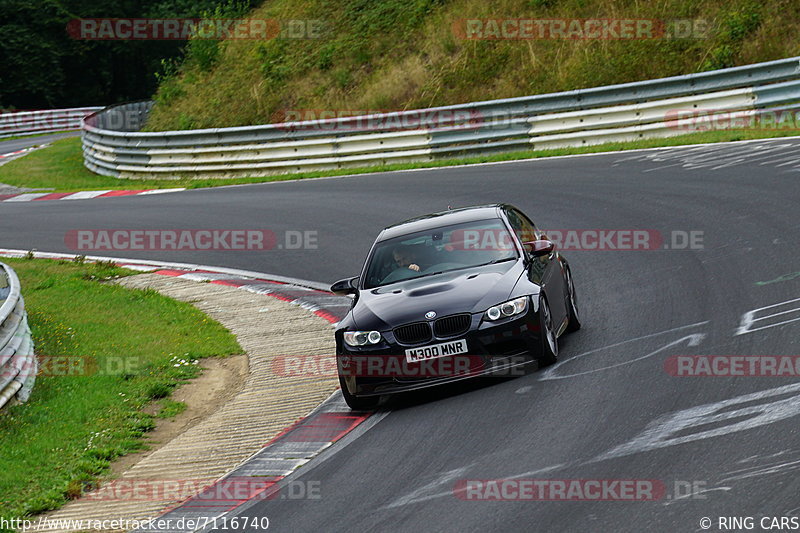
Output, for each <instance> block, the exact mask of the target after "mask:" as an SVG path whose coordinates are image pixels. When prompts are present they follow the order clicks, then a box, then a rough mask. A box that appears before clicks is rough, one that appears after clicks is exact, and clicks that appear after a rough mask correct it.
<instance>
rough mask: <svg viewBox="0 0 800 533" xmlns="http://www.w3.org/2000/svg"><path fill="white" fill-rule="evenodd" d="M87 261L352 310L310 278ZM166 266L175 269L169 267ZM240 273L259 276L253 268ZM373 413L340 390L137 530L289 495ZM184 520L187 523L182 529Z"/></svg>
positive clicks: (195, 522) (324, 309) (321, 309)
mask: <svg viewBox="0 0 800 533" xmlns="http://www.w3.org/2000/svg"><path fill="white" fill-rule="evenodd" d="M27 253H28V252H25V251H23V250H8V249H0V256H6V257H24V256H25V255H27ZM33 255H34V257H35V258H39V259H53V260H63V259H74V258H75V257H77V256H76V255H74V254H59V253H48V252H34V253H33ZM86 260H87V261H108V260H111V261H113V262H114V263H115V264H117V265H118V266H120V267H124V268H131V267H133V269H134V270H139V271H154V272H153V273H154V274H157V275H163V276H173V277H179V278H182V279H187V280H192V281H197V282H210V283H216V284H220V285H227V286H233V287H237V288H240V289H243V290H248V291H249V292H253V293H255V294H261V295H264V296H270V297H274V298H278V299H281V300H283V301H288V302H290V303H292V304H295V305H299V306H301V307H303V308H304V309H307V310H309V311H311V312H312V313H313V314H315V315H317V316H320V317H321V318H324V319H325V320H327V321H328V322H331V323H335V322H337V321H338V320H339V319H340V318H341V317H342V316H343V315H344V313H346V309H343V308H349V305H350V304H349V301H348V299H346V298H341V297H335V296H332V294H331V293H330V292H328V291H324V290H321V289H318V288H313V287H309V285H320V284H318V283H316V282H308V281H304V282H303V283H304V285H298V284H292V283H289V282H286V281H277V280H273V279H271V278H272V276H270V275H266V274H261V275H260V276H261V277H259V278H256V277H252V276H244V275H243V274H241V273H238V274H233V272H237V271H236V270H235V269H219V268H216V267H212V266H200V265H191V266H192V267H193V268H192V269H191V270H188V269H177V268H175V266H176V265H177V264H176V263H162V262H158V261H141V260H133V259H120V258H99V257H87V258H86ZM164 266H171V267H172V268H163V267H164ZM239 272H248V273H249V274H254V272H250V271H239ZM282 279H289V278H282ZM299 281H302V280H299ZM315 296H316V297H317V298H320V297H321V298H324V299H326V300H328V301H329V300H330V299H331V298H336V299H338V300H341V301H342V305H333V306H331V305H329V304H328V305H327V306H326V303H320V302H319V300H317V299H315ZM342 311H344V313H343V312H342ZM371 415H372V413H371V412H363V413H358V412H354V411H351V410H350V409H349V408H348V407H347V405H346V404H345V403H344V400H343V398H342V397H341V395H340V394H339V391H338V390H337V391H335V392H334V393H333V394H331V395H330V396H329V397H328V398H327V399H326V400H325V401H324V402H322V404H320V405H319V406H318V407H316V408H315V409H314V410H312V411H311V412H310V413H309V414H308V415H306V416H304V417H302V418H300V419H298V420H297V421H296V422H295V423H294V424H291V425H289V426H288V427H286V428H285V429H283V430H282V431H281V432H280V433H279V434H278V435H277V436H275V437H274V438H273V439H272V440H270V441H269V442H267V443H266V444H264V446H263V447H262V448H261V449H260V450H258V451H257V452H256V453H254V454H253V455H252V456H250V457H249V458H248V459H246V460H244V461H243V462H242V463H240V464H239V465H238V466H237V467H236V468H234V469H233V470H232V471H231V472H229V473H228V474H226V475H225V476H223V477H221V478H220V479H218V480H217V481H215V482H214V483H213V484H212V485H211V486H209V487H206V488H205V489H203V491H202V492H200V493H199V494H197V495H195V496H192V497H190V498H188V499H187V500H185V501H184V502H181V503H179V504H177V505H175V506H172V507H171V508H169V509H167V510H165V512H164V513H163V514H162V515H161V516H160V517H159V518H155V519H153V520H151V521H150V523H149V525H151V526H152V528H151V527H147V528H144V529H139V530H137V531H138V532H140V533H145V532H150V531H159V532H163V531H168V532H173V531H174V532H185V533H190V532H194V531H200V530H202V529H204V528H206V527H208V525H209V521H210V520H214V519H215V518H216V519H217V520H219V519H220V518H221V517H224V516H225V515H226V514H227V513H230V512H233V511H235V510H236V509H238V508H239V507H241V506H242V505H244V504H248V505H250V504H252V503H253V502H256V501H260V500H267V499H276V498H283V497H285V494H280V488H281V485H280V484H279V483H280V481H282V480H283V479H285V478H286V477H287V476H289V475H290V474H291V473H292V472H293V471H295V470H296V469H297V468H299V467H300V466H303V465H305V464H306V463H308V462H309V461H311V460H312V459H313V458H314V457H316V456H317V455H319V454H320V453H322V452H323V451H325V450H326V449H328V448H329V447H330V446H332V445H333V444H334V443H336V442H337V441H339V440H341V439H342V438H344V437H345V436H346V435H348V434H349V433H351V432H352V431H353V430H354V429H356V428H357V427H358V426H360V425H361V424H362V423H363V422H365V421H366V420H367V419H368V418H369V417H370V416H371ZM212 515H213V516H212ZM160 520H168V523H170V524H175V525H176V528H172V529H168V528H165V526H164V523H165V522H159V521H160ZM179 524H182V525H183V526H184V527H182V528H181V527H177V526H178V525H179Z"/></svg>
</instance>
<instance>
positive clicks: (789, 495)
mask: <svg viewBox="0 0 800 533" xmlns="http://www.w3.org/2000/svg"><path fill="white" fill-rule="evenodd" d="M0 151H2V150H0ZM799 153H800V142H798V141H797V140H782V141H763V142H762V141H760V142H756V143H747V144H727V145H720V146H709V147H695V148H675V149H669V150H649V151H642V152H635V153H618V154H606V155H595V156H588V157H570V158H559V159H549V160H537V161H524V162H514V163H506V164H495V165H482V166H472V167H462V168H447V169H438V170H425V171H416V172H402V173H391V174H376V175H370V176H355V177H345V178H337V179H319V180H308V181H299V182H281V183H273V184H263V185H249V186H241V187H226V188H217V189H209V190H193V191H187V192H183V193H175V194H169V195H161V196H153V197H135V198H120V199H113V198H108V199H98V200H86V201H74V202H39V203H36V202H32V203H26V204H16V205H15V204H9V203H5V204H2V205H0V246H2V247H4V248H21V249H30V248H37V249H39V250H42V251H55V252H57V251H64V252H69V251H71V250H69V248H67V247H66V246H65V241H64V235H65V232H66V231H68V230H70V229H109V228H126V229H191V228H196V229H211V228H214V229H216V228H220V229H261V228H264V229H270V230H272V231H275V232H276V234H278V235H281V234H282V232H283V231H285V230H292V231H296V230H300V231H316V232H317V240H318V248H316V249H307V250H286V249H277V248H276V249H275V250H271V251H269V252H248V251H240V252H233V251H214V252H206V251H204V252H155V251H148V252H139V253H136V252H132V251H119V252H113V253H108V254H103V253H100V252H94V253H96V255H116V256H121V257H141V258H149V259H159V260H170V261H184V262H192V263H201V264H210V265H217V266H227V267H237V268H243V269H249V270H257V271H261V272H269V273H276V274H282V275H286V276H293V277H297V278H304V279H310V280H316V281H324V282H332V281H335V280H336V279H339V278H343V277H346V276H349V275H356V274H357V273H358V271H359V268H360V266H361V263H362V261H363V259H364V256H365V254H366V252H367V251H368V249H369V246H370V244H371V243H372V240H373V239H374V237H375V236H376V234H377V233H378V232H379V231H380V229H381V228H383V227H384V226H386V225H388V224H391V223H394V222H397V221H400V220H403V219H405V218H407V217H410V216H414V215H417V214H422V213H426V212H431V211H437V210H441V209H446V208H447V207H448V206H453V207H456V206H464V205H472V204H481V203H490V202H511V203H514V204H516V205H517V206H519V207H520V208H522V209H523V210H524V211H525V212H527V213H528V214H530V215H531V217H532V218H533V219H534V221H535V222H537V224H538V225H539V226H540V227H542V228H544V229H604V230H611V229H616V230H624V229H637V230H642V229H645V230H654V231H657V232H660V233H661V234H662V235H664V236H665V237H666V239H667V244H670V239H671V236H672V235H673V232H692V231H694V232H702V247H701V248H700V247H698V248H697V249H679V250H675V249H664V248H661V247H659V249H657V250H645V251H630V250H625V251H620V250H603V251H587V250H578V251H571V252H564V253H565V255H566V256H567V257H568V259H569V260H570V263H571V265H572V269H573V273H574V278H575V281H576V286H577V291H578V295H579V298H580V307H581V313H582V316H583V322H584V327H583V329H582V330H580V331H579V332H577V333H574V334H570V335H568V336H566V337H562V339H561V343H560V345H561V354H560V362H559V363H558V364H557V365H556V366H554V367H550V368H549V369H544V370H539V371H536V372H531V373H529V374H527V375H524V376H521V377H518V378H514V379H499V378H492V379H485V380H481V381H475V382H472V383H467V384H461V385H459V386H456V387H447V388H444V389H436V390H432V391H430V392H425V393H418V394H413V395H408V396H402V397H397V398H394V399H392V400H391V401H389V402H388V404H387V405H386V406H385V407H384V408H383V410H382V411H381V412H382V414H384V415H385V417H384V418H382V419H380V421H379V422H378V423H377V424H375V425H374V426H373V427H371V428H370V429H369V430H367V431H365V432H362V433H361V434H358V435H357V438H355V439H354V440H352V442H350V443H349V444H348V445H346V446H342V445H335V446H334V447H332V448H331V449H330V451H329V452H328V457H327V459H326V460H324V461H321V462H317V463H316V464H315V463H312V464H311V465H308V466H306V467H303V468H301V469H300V470H299V471H297V472H296V473H295V475H294V479H296V480H298V481H310V482H311V481H313V482H319V484H320V489H321V498H319V499H316V500H307V499H306V500H291V499H275V500H270V501H262V502H258V503H255V504H253V505H250V506H245V508H243V510H242V511H241V512H242V513H244V515H245V516H266V517H268V518H269V520H270V529H271V530H276V531H576V532H584V531H703V530H704V529H702V528H701V522H700V521H701V518H703V517H709V518H710V519H711V520H712V525H711V528H710V530H711V531H720V530H722V529H721V528H720V527H719V522H718V519H719V517H729V516H733V517H744V516H750V517H753V518H754V520H755V530H756V531H760V530H762V529H761V528H760V527H761V525H760V519H761V517H773V516H777V517H780V516H787V517H788V516H794V515H797V514H800V497H798V494H799V493H800V482H798V475H797V474H798V472H797V469H798V468H800V445H799V444H800V443H799V442H798V438H799V437H798V435H799V434H800V433H799V432H798V422H800V418H798V416H797V415H800V382H798V380H797V378H791V377H674V376H672V375H670V374H669V373H667V372H666V371H665V362H666V361H667V359H668V358H669V357H670V356H675V355H798V354H800V343H798V334H799V333H800V302H792V300H794V299H798V298H800V274H798V272H800V222H798V221H799V220H800V217H798V200H799V199H800V184H799V183H798V174H797V170H796V168H795V166H796V164H797V163H796V162H797V161H799V160H798V157H797V154H799ZM0 181H2V180H0ZM773 304H782V305H780V306H777V307H768V308H767V309H762V308H765V307H767V306H771V305H773ZM751 311H753V312H752V313H750V314H747V313H748V312H751ZM498 478H514V479H548V480H656V482H657V485H655V486H656V487H659V486H664V487H665V493H664V495H663V496H660V497H658V499H657V500H656V501H641V502H630V501H465V500H464V499H462V498H460V497H459V496H461V497H464V496H465V493H463V492H461V493H455V492H454V487H456V486H458V485H457V484H458V483H459V481H460V480H488V479H498ZM676 484H677V485H678V487H679V489H682V488H684V487H686V486H687V484H689V485H692V484H694V486H695V487H696V489H697V490H696V491H695V492H694V493H693V495H692V496H690V497H685V498H679V497H677V496H680V495H682V492H681V491H680V490H678V492H676V489H675V487H676ZM611 496H612V497H613V496H614V495H613V494H612V495H611ZM250 530H251V531H255V530H254V529H250Z"/></svg>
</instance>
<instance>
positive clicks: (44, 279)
mask: <svg viewBox="0 0 800 533" xmlns="http://www.w3.org/2000/svg"><path fill="white" fill-rule="evenodd" d="M3 261H4V262H7V263H8V264H9V265H11V267H12V268H14V270H15V271H16V272H17V274H18V275H19V278H20V281H21V283H22V293H23V295H24V297H25V304H26V308H27V311H28V320H29V322H30V326H31V330H32V332H33V339H34V342H35V345H36V353H37V355H38V356H39V359H40V361H41V360H49V361H50V362H51V364H50V368H48V367H47V366H45V367H44V369H43V371H42V373H41V374H40V376H39V378H38V379H37V381H36V386H35V388H34V391H33V395H32V396H31V399H30V401H29V402H28V403H26V404H22V405H15V406H11V407H8V408H7V409H5V410H4V411H2V412H0V450H2V453H0V516H4V517H6V518H11V517H17V518H19V517H23V516H28V515H33V514H36V513H41V512H43V511H47V510H50V509H55V508H57V507H59V506H61V505H63V504H64V503H65V502H66V501H68V500H69V499H71V498H75V497H77V496H79V495H80V492H81V488H82V487H83V486H84V485H83V484H84V482H92V481H94V480H96V479H98V478H100V477H102V476H103V475H104V473H106V472H107V470H108V468H109V466H110V464H111V462H112V461H113V460H114V459H115V458H117V457H119V456H122V455H124V454H127V453H129V452H133V451H136V450H140V449H142V448H143V447H144V446H145V444H144V440H143V437H144V436H145V435H146V433H147V432H148V431H149V430H151V429H152V428H153V427H154V424H155V418H156V417H158V416H159V415H160V416H170V415H174V414H177V413H178V412H180V411H181V410H182V408H183V406H182V404H179V403H178V402H175V401H172V400H169V396H170V394H171V392H172V391H173V389H174V388H175V387H177V386H179V385H180V384H182V383H184V382H186V381H187V380H189V379H191V378H193V377H195V376H197V375H198V374H199V372H200V370H199V367H198V366H197V364H195V363H194V361H196V360H198V359H202V358H204V357H215V356H226V355H230V354H234V353H241V351H242V350H241V348H240V347H239V346H238V343H237V342H236V339H235V338H234V337H233V335H232V334H231V333H229V332H228V331H227V330H226V329H225V328H224V327H222V325H220V324H219V323H217V322H215V321H213V320H211V319H210V318H208V317H207V316H206V315H205V314H204V313H202V312H200V311H199V310H197V309H195V308H194V307H192V306H191V305H190V304H187V303H182V302H177V301H175V300H172V299H170V298H167V297H165V296H162V295H160V294H158V293H157V292H155V291H153V290H130V289H126V288H123V287H120V286H117V285H114V284H109V283H101V282H102V281H106V280H110V279H113V278H115V277H118V276H126V275H129V274H130V273H131V271H129V270H124V269H120V268H117V267H114V266H112V265H108V264H81V263H76V262H64V261H60V262H57V261H51V260H28V259H17V260H14V259H3ZM182 361H183V362H182ZM56 362H57V363H58V364H55V363H56ZM72 374H74V375H72ZM153 402H159V403H157V404H155V405H153ZM176 404H177V405H176ZM159 408H160V411H159ZM145 409H146V410H147V411H148V412H154V413H156V414H155V415H152V414H147V412H145Z"/></svg>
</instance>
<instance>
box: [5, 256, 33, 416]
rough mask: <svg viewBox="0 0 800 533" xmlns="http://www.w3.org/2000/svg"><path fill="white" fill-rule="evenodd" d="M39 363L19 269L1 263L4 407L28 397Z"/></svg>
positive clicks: (25, 399)
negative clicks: (34, 349) (18, 274)
mask: <svg viewBox="0 0 800 533" xmlns="http://www.w3.org/2000/svg"><path fill="white" fill-rule="evenodd" d="M37 371H38V363H37V361H36V356H35V355H34V353H33V340H32V339H31V330H30V328H29V327H28V317H27V314H26V313H25V301H24V300H23V298H22V294H21V292H20V283H19V279H18V278H17V275H16V273H15V272H14V271H13V270H12V269H11V267H9V266H8V265H6V264H5V263H0V408H2V407H4V406H5V405H6V404H7V403H8V402H9V401H11V400H14V401H18V402H26V401H28V397H30V394H31V390H32V389H33V384H34V381H35V380H36V373H37Z"/></svg>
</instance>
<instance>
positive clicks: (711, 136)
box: [0, 129, 800, 192]
mask: <svg viewBox="0 0 800 533" xmlns="http://www.w3.org/2000/svg"><path fill="white" fill-rule="evenodd" d="M798 135H800V130H797V129H784V130H771V131H763V130H717V131H707V132H698V133H689V134H686V135H678V136H675V137H668V138H665V139H646V140H641V141H634V142H626V143H607V144H599V145H596V146H585V147H576V148H559V149H554V150H527V151H520V152H507V153H502V154H495V155H486V156H475V157H464V158H454V159H442V160H437V161H430V162H423V163H403V164H394V165H379V166H372V167H364V168H356V169H343V170H331V171H319V172H303V173H297V174H279V175H275V176H265V177H253V178H233V179H188V178H180V179H169V180H120V179H116V178H109V177H106V176H98V175H97V174H94V173H92V172H91V171H89V170H88V169H87V168H86V167H84V166H83V158H82V154H81V147H80V139H78V138H70V139H61V140H58V141H55V142H54V143H53V144H52V146H48V147H46V148H42V149H40V150H36V151H34V152H31V153H30V154H28V155H26V156H24V157H21V158H19V159H16V160H14V161H10V162H8V163H6V164H5V165H3V166H0V183H5V184H8V185H13V186H15V187H28V188H39V189H48V190H52V191H54V192H71V191H83V190H103V189H120V190H130V189H163V188H173V187H186V188H189V189H199V188H203V187H219V186H223V185H238V184H244V183H265V182H271V181H286V180H299V179H310V178H320V177H329V176H346V175H353V174H370V173H376V172H391V171H394V170H408V169H415V168H439V167H448V166H457V165H469V164H476V163H490V162H499V161H513V160H517V159H539V158H544V157H554V156H564V155H575V154H593V153H602V152H609V151H617V150H638V149H643V148H658V147H666V146H681V145H692V144H703V143H714V142H730V141H744V140H755V139H770V138H780V137H790V136H798Z"/></svg>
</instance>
